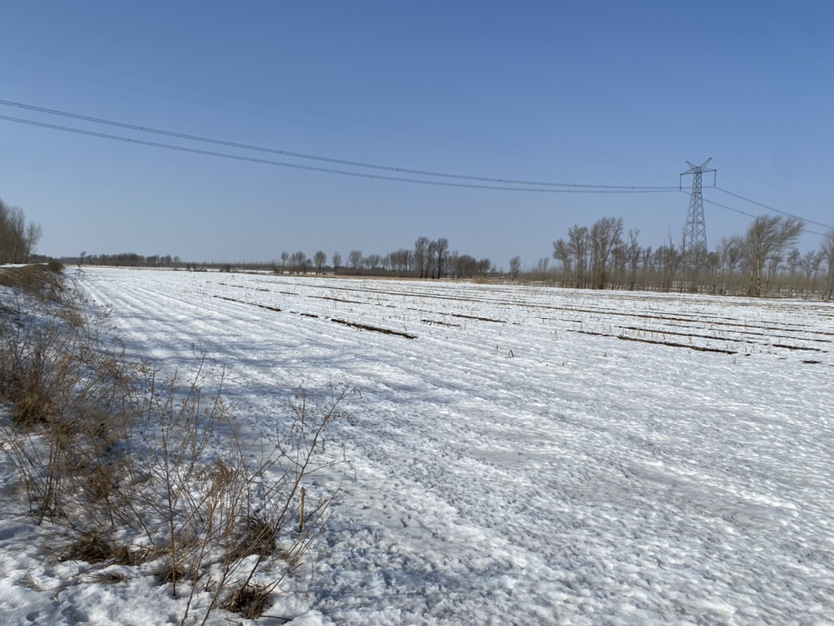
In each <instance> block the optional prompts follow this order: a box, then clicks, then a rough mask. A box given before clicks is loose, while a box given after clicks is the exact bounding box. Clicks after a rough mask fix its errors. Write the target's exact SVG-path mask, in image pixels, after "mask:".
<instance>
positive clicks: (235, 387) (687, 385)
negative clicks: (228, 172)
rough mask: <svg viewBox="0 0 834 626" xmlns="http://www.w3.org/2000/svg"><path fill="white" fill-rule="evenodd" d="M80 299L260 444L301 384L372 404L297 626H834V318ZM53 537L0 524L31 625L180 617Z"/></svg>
mask: <svg viewBox="0 0 834 626" xmlns="http://www.w3.org/2000/svg"><path fill="white" fill-rule="evenodd" d="M82 284H83V286H84V288H85V289H86V290H87V291H88V293H89V295H90V297H91V298H92V299H93V300H94V301H95V302H96V303H97V304H99V305H103V306H107V307H110V308H111V309H112V313H111V317H110V322H111V323H112V325H113V326H114V327H115V329H116V332H117V333H118V334H119V335H120V336H121V337H122V338H123V340H124V342H125V346H126V348H127V350H128V352H129V353H130V354H133V355H137V356H145V357H149V358H151V359H153V360H154V361H156V362H157V364H158V366H159V367H160V368H162V370H163V371H165V372H168V373H171V372H173V371H174V370H179V371H180V372H184V373H188V372H189V371H192V370H193V368H194V367H195V364H196V359H195V355H196V354H199V353H201V352H204V353H205V354H206V356H207V359H208V362H209V363H210V364H211V365H212V368H210V372H213V373H212V374H211V375H213V376H215V378H216V381H219V379H220V376H221V371H222V376H223V386H224V396H225V397H226V399H227V400H228V402H229V404H230V406H231V408H232V410H233V412H234V414H235V416H236V418H237V419H238V420H239V421H240V422H241V424H242V426H243V428H244V430H245V432H246V433H247V434H248V436H249V437H252V438H260V437H262V438H264V439H266V440H270V437H272V436H274V435H273V433H274V431H275V428H274V423H275V420H276V419H279V418H280V416H283V415H286V414H287V412H288V400H289V399H290V398H291V396H292V393H293V391H294V390H295V389H297V388H298V387H299V386H301V387H304V388H305V389H307V390H308V391H309V392H310V394H311V396H312V397H316V396H322V395H324V394H326V392H327V390H328V388H329V387H330V385H333V384H336V385H345V386H347V387H349V388H356V389H357V390H359V393H357V394H351V395H349V396H348V397H347V399H346V402H347V408H348V411H349V416H348V417H345V418H343V419H342V420H341V421H339V422H337V423H336V424H335V425H334V429H333V432H332V438H333V440H334V441H336V442H340V443H341V444H342V445H343V446H344V447H345V451H346V453H347V457H348V458H349V459H350V461H351V466H350V467H348V466H342V468H341V473H335V472H334V473H331V474H330V475H328V476H326V477H325V478H323V479H322V480H331V481H338V482H340V483H341V485H342V492H341V494H340V496H339V499H338V501H337V502H336V504H335V505H334V507H333V509H332V517H331V520H330V523H329V525H328V527H327V528H326V530H325V532H324V534H323V535H322V537H321V538H320V540H319V541H318V543H317V544H316V546H315V549H314V556H315V560H316V573H315V575H314V576H313V577H312V578H311V579H310V580H303V581H301V580H299V581H296V588H295V590H294V594H293V593H292V591H293V590H287V589H284V596H282V598H280V599H279V605H278V606H279V607H280V608H279V609H276V611H278V612H279V613H281V611H283V613H281V614H284V615H288V614H292V615H298V618H297V620H296V622H294V623H299V624H316V623H325V624H329V623H333V624H356V625H359V624H362V625H367V624H380V625H382V624H392V625H393V624H490V623H495V624H502V625H503V624H602V623H605V624H668V623H676V624H687V623H693V624H707V623H708V624H750V623H765V624H791V623H796V624H810V623H832V622H834V523H832V522H831V516H830V507H831V503H832V502H834V464H832V463H831V458H832V456H831V455H832V452H831V451H832V449H834V417H832V413H831V407H832V406H834V380H833V378H834V376H833V375H834V369H832V368H833V367H834V353H833V352H834V307H832V306H831V305H827V304H819V303H802V302H786V301H754V300H746V299H718V298H704V297H696V296H682V295H651V294H633V293H596V292H584V291H583V292H580V291H569V290H555V289H536V288H524V287H513V286H495V285H473V284H449V283H435V282H426V281H423V282H418V281H370V280H348V279H336V278H318V277H307V278H304V277H281V276H269V275H242V274H218V273H187V272H167V271H138V270H115V269H89V270H85V272H84V275H83V278H82ZM380 331H387V332H380ZM4 471H6V470H4ZM3 482H4V484H11V482H12V479H11V478H9V477H8V476H7V474H4V477H3ZM35 532H36V531H34V530H32V527H31V525H29V524H28V523H26V522H25V520H24V519H23V518H21V517H20V516H13V517H10V518H9V519H7V520H5V521H2V522H0V547H2V549H3V553H2V556H0V559H2V561H0V563H2V566H0V610H2V611H3V612H4V613H5V614H7V615H12V616H13V619H12V621H11V622H10V623H14V624H24V623H27V621H26V620H27V619H28V618H29V617H31V619H32V620H34V621H35V622H39V623H50V624H74V623H128V622H130V623H142V622H141V618H140V616H142V615H144V616H145V619H147V621H146V622H145V623H168V620H169V615H174V614H176V611H177V609H176V606H175V603H174V602H173V601H172V600H171V599H169V598H167V596H165V593H164V590H160V588H158V587H153V586H152V585H151V583H150V582H147V581H136V580H133V581H131V580H128V581H127V582H121V583H119V584H113V585H107V584H105V583H102V582H101V581H98V579H96V578H95V577H93V576H91V575H87V574H85V575H82V576H80V577H79V576H78V575H77V574H78V572H84V571H86V570H87V569H89V568H86V567H85V566H84V564H81V563H77V562H76V563H72V562H70V563H63V564H52V563H50V560H49V557H48V554H44V553H42V552H38V548H37V543H38V542H37V541H36V540H35V539H34V537H33V534H34V533H35ZM37 532H43V531H42V530H41V529H39V530H38V531H37ZM91 571H92V570H91ZM307 592H309V594H308V595H305V594H307ZM150 605H155V606H158V607H159V610H158V611H157V612H156V614H155V615H148V606H150ZM276 611H273V610H271V611H269V613H274V612H276ZM119 616H121V618H120V617H119ZM126 616H130V617H126ZM29 623H31V622H29ZM264 623H270V622H269V619H268V618H267V619H265V620H264ZM272 623H278V622H272Z"/></svg>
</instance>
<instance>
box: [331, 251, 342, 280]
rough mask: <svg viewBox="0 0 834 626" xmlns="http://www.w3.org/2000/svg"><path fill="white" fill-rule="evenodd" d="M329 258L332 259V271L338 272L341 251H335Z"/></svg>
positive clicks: (340, 264) (340, 263)
mask: <svg viewBox="0 0 834 626" xmlns="http://www.w3.org/2000/svg"><path fill="white" fill-rule="evenodd" d="M330 258H331V259H332V261H331V263H332V265H333V273H334V274H337V273H338V272H339V268H340V267H342V254H341V252H338V251H336V252H334V253H333V256H332V257H330Z"/></svg>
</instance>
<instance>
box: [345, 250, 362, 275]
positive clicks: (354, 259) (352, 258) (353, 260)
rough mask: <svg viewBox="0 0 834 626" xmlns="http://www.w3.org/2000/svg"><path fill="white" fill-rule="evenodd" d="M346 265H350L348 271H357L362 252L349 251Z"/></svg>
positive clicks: (360, 263) (360, 262)
mask: <svg viewBox="0 0 834 626" xmlns="http://www.w3.org/2000/svg"><path fill="white" fill-rule="evenodd" d="M348 264H349V265H350V269H352V270H358V269H359V268H360V267H362V251H361V250H351V251H350V253H349V254H348Z"/></svg>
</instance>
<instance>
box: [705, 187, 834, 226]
mask: <svg viewBox="0 0 834 626" xmlns="http://www.w3.org/2000/svg"><path fill="white" fill-rule="evenodd" d="M716 189H717V190H718V191H723V192H724V193H726V194H728V195H730V196H733V197H735V198H738V199H739V200H744V201H745V202H749V203H750V204H755V205H756V206H760V207H762V208H763V209H767V210H768V211H774V212H776V213H781V214H782V215H787V216H789V217H795V218H797V219H800V220H802V221H804V222H808V223H809V224H815V225H817V226H822V227H823V228H834V226H831V225H830V224H823V223H821V222H815V221H814V220H809V219H805V218H804V217H800V216H799V215H794V214H793V213H788V212H787V211H782V210H780V209H777V208H775V207H772V206H768V205H766V204H762V203H761V202H756V201H755V200H751V199H750V198H745V197H744V196H742V195H741V194H737V193H733V192H732V191H729V190H727V189H724V188H722V187H716ZM809 232H810V231H809Z"/></svg>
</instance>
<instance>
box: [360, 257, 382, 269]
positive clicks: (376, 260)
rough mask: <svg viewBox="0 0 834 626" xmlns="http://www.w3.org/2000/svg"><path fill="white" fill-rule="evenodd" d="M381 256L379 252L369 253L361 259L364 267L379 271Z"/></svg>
mask: <svg viewBox="0 0 834 626" xmlns="http://www.w3.org/2000/svg"><path fill="white" fill-rule="evenodd" d="M382 261H383V258H382V256H381V255H379V254H369V255H368V256H366V257H365V259H364V260H363V263H364V265H365V267H367V268H368V269H369V270H374V271H379V270H381V269H382Z"/></svg>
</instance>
